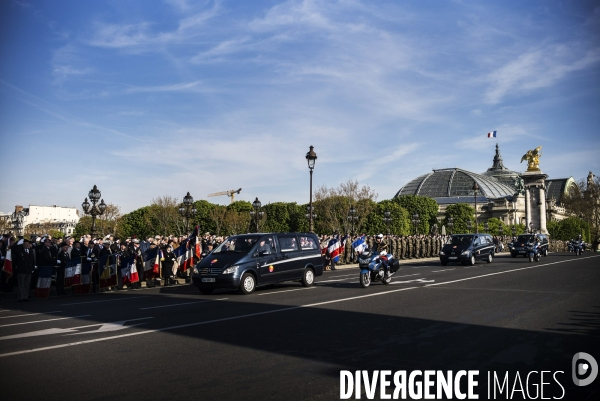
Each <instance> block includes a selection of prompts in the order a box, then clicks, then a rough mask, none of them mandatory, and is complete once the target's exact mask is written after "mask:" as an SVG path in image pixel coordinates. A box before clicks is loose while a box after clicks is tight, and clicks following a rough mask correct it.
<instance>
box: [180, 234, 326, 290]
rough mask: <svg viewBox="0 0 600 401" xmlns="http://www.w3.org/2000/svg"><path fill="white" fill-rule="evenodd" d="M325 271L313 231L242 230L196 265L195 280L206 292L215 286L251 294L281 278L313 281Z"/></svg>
mask: <svg viewBox="0 0 600 401" xmlns="http://www.w3.org/2000/svg"><path fill="white" fill-rule="evenodd" d="M322 274H323V262H322V259H321V249H320V247H319V240H318V238H317V236H316V235H315V234H313V233H265V234H242V235H234V236H231V237H229V238H227V239H226V240H225V241H223V243H222V244H221V245H219V246H218V247H217V248H216V249H214V250H213V251H212V252H211V253H209V254H208V255H206V257H205V258H204V259H202V260H201V261H200V262H199V263H198V264H197V265H196V266H195V267H194V273H193V274H192V281H193V283H194V285H195V286H196V287H198V288H199V289H200V292H201V293H203V294H210V293H211V292H213V290H214V289H215V288H231V289H240V290H241V291H242V293H244V294H250V293H251V292H253V291H254V290H255V288H256V287H257V286H261V285H266V284H274V283H279V282H282V281H300V282H301V283H302V285H304V286H310V285H312V284H313V283H314V279H315V277H316V276H320V275H322Z"/></svg>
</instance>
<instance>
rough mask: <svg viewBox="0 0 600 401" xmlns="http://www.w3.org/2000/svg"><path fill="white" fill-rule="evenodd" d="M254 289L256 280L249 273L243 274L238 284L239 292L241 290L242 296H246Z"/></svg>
mask: <svg viewBox="0 0 600 401" xmlns="http://www.w3.org/2000/svg"><path fill="white" fill-rule="evenodd" d="M255 288H256V279H255V278H254V276H253V275H252V274H251V273H244V275H243V276H242V279H241V283H240V290H242V294H244V295H248V294H251V293H252V292H254V289H255Z"/></svg>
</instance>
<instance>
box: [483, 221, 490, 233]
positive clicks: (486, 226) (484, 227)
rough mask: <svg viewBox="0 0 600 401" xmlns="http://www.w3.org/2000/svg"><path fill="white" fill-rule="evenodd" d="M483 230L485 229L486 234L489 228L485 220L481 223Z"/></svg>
mask: <svg viewBox="0 0 600 401" xmlns="http://www.w3.org/2000/svg"><path fill="white" fill-rule="evenodd" d="M483 230H484V231H485V233H486V234H487V233H488V231H489V230H490V226H489V225H488V222H487V221H486V222H485V223H483Z"/></svg>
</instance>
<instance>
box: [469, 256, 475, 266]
mask: <svg viewBox="0 0 600 401" xmlns="http://www.w3.org/2000/svg"><path fill="white" fill-rule="evenodd" d="M469 266H475V255H471V259H469Z"/></svg>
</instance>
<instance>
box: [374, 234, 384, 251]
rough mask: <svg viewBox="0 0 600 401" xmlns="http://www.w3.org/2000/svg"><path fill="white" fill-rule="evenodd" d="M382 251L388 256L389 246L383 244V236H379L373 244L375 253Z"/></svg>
mask: <svg viewBox="0 0 600 401" xmlns="http://www.w3.org/2000/svg"><path fill="white" fill-rule="evenodd" d="M381 251H385V253H386V254H387V244H386V243H385V242H383V234H377V236H376V237H375V243H374V244H373V253H374V254H377V253H381Z"/></svg>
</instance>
